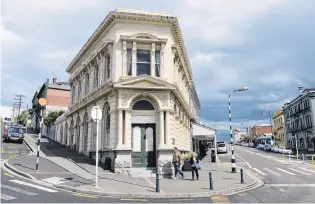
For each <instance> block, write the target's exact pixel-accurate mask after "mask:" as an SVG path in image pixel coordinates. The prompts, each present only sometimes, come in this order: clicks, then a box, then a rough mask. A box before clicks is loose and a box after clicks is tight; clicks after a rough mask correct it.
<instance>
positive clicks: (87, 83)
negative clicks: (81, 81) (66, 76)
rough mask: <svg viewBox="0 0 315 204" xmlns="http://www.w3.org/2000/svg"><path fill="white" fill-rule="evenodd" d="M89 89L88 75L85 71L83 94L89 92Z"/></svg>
mask: <svg viewBox="0 0 315 204" xmlns="http://www.w3.org/2000/svg"><path fill="white" fill-rule="evenodd" d="M89 90H90V75H89V74H88V73H87V74H86V76H85V95H86V94H88V93H89Z"/></svg>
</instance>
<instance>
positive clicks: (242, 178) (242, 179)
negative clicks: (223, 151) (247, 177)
mask: <svg viewBox="0 0 315 204" xmlns="http://www.w3.org/2000/svg"><path fill="white" fill-rule="evenodd" d="M241 183H244V175H243V169H241Z"/></svg>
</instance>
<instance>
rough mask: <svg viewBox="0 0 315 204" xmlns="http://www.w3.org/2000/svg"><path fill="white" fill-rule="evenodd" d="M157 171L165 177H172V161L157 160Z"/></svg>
mask: <svg viewBox="0 0 315 204" xmlns="http://www.w3.org/2000/svg"><path fill="white" fill-rule="evenodd" d="M159 169H160V171H161V172H162V174H163V175H164V176H165V177H169V176H171V175H172V173H173V170H172V160H171V159H166V158H165V159H164V158H163V159H162V158H160V159H159Z"/></svg>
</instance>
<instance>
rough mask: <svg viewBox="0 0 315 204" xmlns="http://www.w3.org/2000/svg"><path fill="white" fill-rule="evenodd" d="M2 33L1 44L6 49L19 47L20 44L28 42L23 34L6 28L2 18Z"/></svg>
mask: <svg viewBox="0 0 315 204" xmlns="http://www.w3.org/2000/svg"><path fill="white" fill-rule="evenodd" d="M0 33H1V44H2V46H3V48H4V49H5V50H7V49H11V50H14V49H18V47H19V46H24V45H26V44H27V41H26V39H24V38H23V37H22V36H20V35H18V34H17V33H14V32H12V31H10V30H8V29H6V28H5V24H4V20H3V19H2V20H1V24H0Z"/></svg>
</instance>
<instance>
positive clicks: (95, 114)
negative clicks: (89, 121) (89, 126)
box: [91, 106, 102, 187]
mask: <svg viewBox="0 0 315 204" xmlns="http://www.w3.org/2000/svg"><path fill="white" fill-rule="evenodd" d="M91 117H92V118H93V120H94V121H96V148H95V150H96V158H95V164H96V165H95V167H96V168H95V186H96V187H98V150H99V146H98V139H99V138H98V137H99V121H100V120H101V119H102V111H101V108H100V107H99V106H94V107H93V108H92V110H91Z"/></svg>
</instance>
